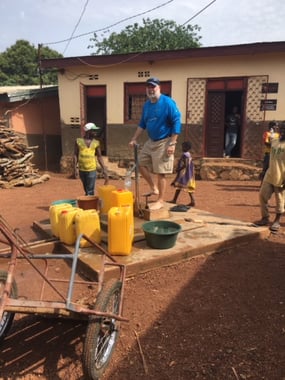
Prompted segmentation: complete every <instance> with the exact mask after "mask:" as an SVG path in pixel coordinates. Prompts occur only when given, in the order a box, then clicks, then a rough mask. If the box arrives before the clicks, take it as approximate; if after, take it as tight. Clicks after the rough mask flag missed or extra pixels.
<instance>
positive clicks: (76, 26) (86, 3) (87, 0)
mask: <svg viewBox="0 0 285 380" xmlns="http://www.w3.org/2000/svg"><path fill="white" fill-rule="evenodd" d="M88 3H89V0H86V2H85V4H84V7H83V9H82V12H81V15H80V17H79V20H78V21H77V23H76V25H75V27H74V29H73V31H72V33H71V36H70V37H69V39H68V42H67V44H66V46H65V49H64V50H63V53H62V55H64V53H65V52H66V50H67V48H68V46H69V44H70V42H71V40H72V38H73V36H74V33H75V32H76V29H77V28H78V25H79V24H80V21H81V20H82V17H83V15H84V13H85V10H86V7H87V5H88Z"/></svg>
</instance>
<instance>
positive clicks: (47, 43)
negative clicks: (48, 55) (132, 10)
mask: <svg viewBox="0 0 285 380" xmlns="http://www.w3.org/2000/svg"><path fill="white" fill-rule="evenodd" d="M173 1H174V0H169V1H166V2H165V3H162V4H160V5H158V6H157V7H154V8H151V9H149V10H147V11H145V12H141V13H137V14H135V15H134V16H130V17H126V18H124V19H122V20H120V21H118V22H115V23H114V24H111V25H108V26H105V27H104V28H101V29H97V30H94V31H92V32H87V33H82V34H78V35H77V36H72V37H70V38H67V39H65V40H60V41H55V42H45V43H44V44H43V45H55V44H61V43H63V42H67V41H69V40H74V39H75V38H80V37H84V36H87V35H88V34H93V33H98V32H102V31H103V30H107V29H110V28H112V27H114V26H116V25H119V24H121V23H122V22H124V21H127V20H131V19H133V18H135V17H138V16H142V15H144V14H147V13H150V12H152V11H154V10H156V9H159V8H162V7H164V6H165V5H167V4H169V3H172V2H173Z"/></svg>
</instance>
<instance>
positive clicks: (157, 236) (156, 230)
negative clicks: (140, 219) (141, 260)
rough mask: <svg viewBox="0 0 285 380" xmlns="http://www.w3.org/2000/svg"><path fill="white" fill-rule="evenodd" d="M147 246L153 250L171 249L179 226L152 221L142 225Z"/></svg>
mask: <svg viewBox="0 0 285 380" xmlns="http://www.w3.org/2000/svg"><path fill="white" fill-rule="evenodd" d="M142 229H143V231H144V234H145V239H146V242H147V245H148V246H149V247H151V248H155V249H168V248H172V247H173V246H174V245H175V243H176V239H177V235H178V233H179V232H180V231H181V226H180V224H178V223H175V222H170V221H168V220H152V221H150V222H146V223H144V224H143V225H142Z"/></svg>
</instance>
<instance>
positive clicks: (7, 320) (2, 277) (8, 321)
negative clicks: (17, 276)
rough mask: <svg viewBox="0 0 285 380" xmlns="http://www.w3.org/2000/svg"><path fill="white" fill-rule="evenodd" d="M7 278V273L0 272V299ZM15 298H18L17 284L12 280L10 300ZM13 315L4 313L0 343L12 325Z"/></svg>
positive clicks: (1, 322)
mask: <svg viewBox="0 0 285 380" xmlns="http://www.w3.org/2000/svg"><path fill="white" fill-rule="evenodd" d="M7 276H8V274H7V272H5V271H3V270H0V299H1V297H2V294H3V290H4V286H5V283H6V280H7ZM17 297H18V289H17V284H16V281H15V280H13V283H12V288H11V294H10V298H17ZM14 315H15V313H10V312H8V311H4V313H3V315H2V318H1V320H0V341H1V340H3V339H4V338H5V336H6V335H7V333H8V331H9V329H10V327H11V325H12V322H13V319H14Z"/></svg>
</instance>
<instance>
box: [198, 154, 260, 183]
mask: <svg viewBox="0 0 285 380" xmlns="http://www.w3.org/2000/svg"><path fill="white" fill-rule="evenodd" d="M195 171H196V176H197V179H202V180H205V181H217V180H223V181H228V180H229V181H257V180H259V176H260V173H261V171H262V161H261V160H256V161H254V160H247V159H242V158H202V159H199V160H195Z"/></svg>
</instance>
